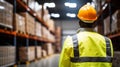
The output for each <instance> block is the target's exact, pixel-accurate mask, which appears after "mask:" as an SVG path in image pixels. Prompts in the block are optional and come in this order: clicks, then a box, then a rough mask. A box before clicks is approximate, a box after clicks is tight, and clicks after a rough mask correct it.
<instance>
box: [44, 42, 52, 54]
mask: <svg viewBox="0 0 120 67" xmlns="http://www.w3.org/2000/svg"><path fill="white" fill-rule="evenodd" d="M42 48H43V49H44V50H46V52H47V54H48V55H51V54H53V53H54V51H53V48H52V43H46V44H44V45H43V46H42Z"/></svg>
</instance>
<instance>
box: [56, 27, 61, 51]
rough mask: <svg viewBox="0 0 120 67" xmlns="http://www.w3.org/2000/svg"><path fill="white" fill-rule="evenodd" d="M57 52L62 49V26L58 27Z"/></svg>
mask: <svg viewBox="0 0 120 67" xmlns="http://www.w3.org/2000/svg"><path fill="white" fill-rule="evenodd" d="M55 32H56V33H55V34H56V35H55V36H56V49H55V50H56V52H60V50H61V27H59V26H58V27H56V31H55Z"/></svg>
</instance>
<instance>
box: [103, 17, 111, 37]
mask: <svg viewBox="0 0 120 67" xmlns="http://www.w3.org/2000/svg"><path fill="white" fill-rule="evenodd" d="M109 33H110V16H108V17H107V18H106V19H104V34H105V35H107V34H109Z"/></svg>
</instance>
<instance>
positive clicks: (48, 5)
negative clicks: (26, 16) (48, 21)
mask: <svg viewBox="0 0 120 67" xmlns="http://www.w3.org/2000/svg"><path fill="white" fill-rule="evenodd" d="M44 7H49V8H54V7H55V3H54V2H51V3H44Z"/></svg>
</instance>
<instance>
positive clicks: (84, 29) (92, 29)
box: [77, 28, 96, 33]
mask: <svg viewBox="0 0 120 67" xmlns="http://www.w3.org/2000/svg"><path fill="white" fill-rule="evenodd" d="M83 31H89V32H96V31H95V30H94V28H79V29H78V30H77V33H78V32H83Z"/></svg>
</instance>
